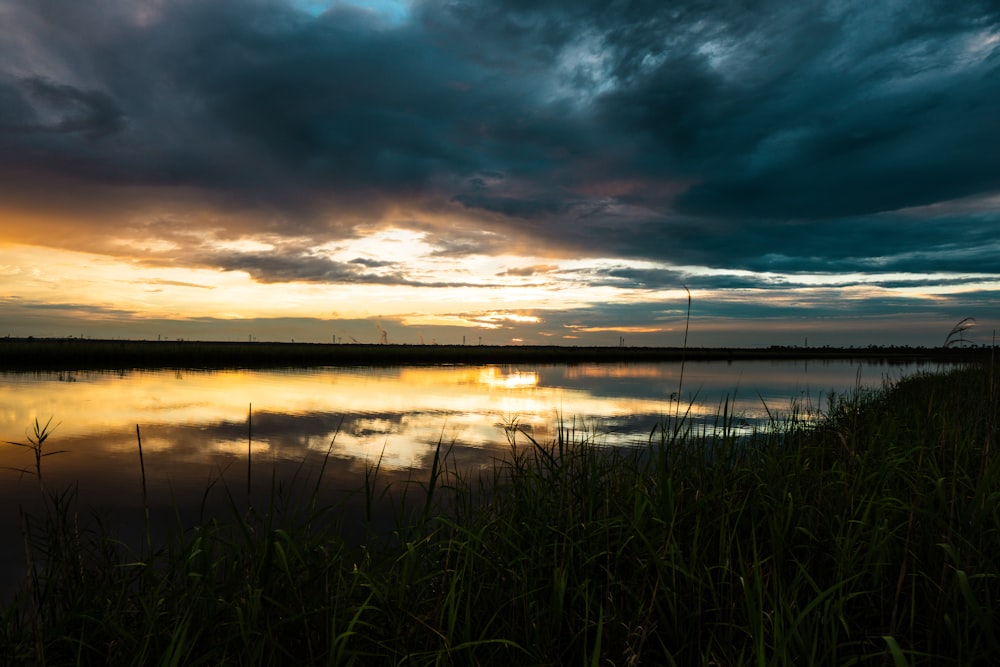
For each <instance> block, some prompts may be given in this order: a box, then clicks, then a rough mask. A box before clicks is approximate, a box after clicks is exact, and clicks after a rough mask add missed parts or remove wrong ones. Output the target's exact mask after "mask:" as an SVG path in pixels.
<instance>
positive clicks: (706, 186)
mask: <svg viewBox="0 0 1000 667" xmlns="http://www.w3.org/2000/svg"><path fill="white" fill-rule="evenodd" d="M0 21H2V22H3V24H4V26H5V28H6V29H5V30H4V31H3V34H2V35H0V242H3V243H6V244H9V245H10V247H15V246H16V247H24V248H40V247H46V248H50V249H52V250H53V251H69V250H73V251H83V252H88V253H92V254H93V255H94V256H95V257H103V258H107V259H108V261H112V260H113V261H115V262H119V263H120V265H121V267H122V268H121V270H122V271H125V270H126V267H128V266H133V267H137V268H140V269H142V270H143V271H146V270H152V269H154V268H156V267H159V268H160V269H165V268H170V269H171V270H176V271H183V270H192V271H199V272H203V271H204V272H213V271H214V272H215V273H216V274H217V275H219V276H223V275H229V274H239V275H241V276H246V278H247V280H248V281H249V282H250V283H254V284H259V285H263V286H266V285H276V284H287V285H299V284H306V285H310V286H317V285H327V286H358V287H359V289H360V287H361V286H369V287H370V288H371V289H372V290H384V289H387V288H389V287H392V286H399V287H401V288H407V289H410V288H419V289H424V290H428V292H426V293H425V292H421V294H420V295H419V299H421V301H422V302H423V303H432V302H436V301H444V300H447V299H451V300H459V301H461V304H460V307H459V308H456V309H454V310H452V311H447V310H446V309H445V308H444V307H443V306H441V305H440V304H439V305H436V306H435V307H434V308H430V309H429V310H428V311H427V313H425V314H426V315H428V316H430V315H433V316H435V317H445V316H455V317H459V318H460V319H463V321H475V317H474V316H473V315H472V314H474V313H476V312H492V311H493V310H494V309H495V307H496V303H497V301H498V299H500V297H499V296H498V294H499V293H500V292H501V291H502V290H505V289H511V290H514V291H511V292H507V297H506V298H505V299H504V300H505V301H507V303H506V304H505V307H506V308H508V309H509V310H510V312H515V311H517V312H522V313H525V314H527V313H530V312H533V311H534V310H538V311H539V312H545V313H549V316H548V320H546V318H544V317H543V318H542V320H541V322H540V323H530V322H516V321H515V320H503V322H505V324H504V325H503V326H511V327H514V326H516V327H525V326H530V327H534V329H533V331H536V332H539V333H538V335H542V333H540V332H542V331H543V329H542V327H543V326H547V325H546V324H545V322H546V321H549V322H555V321H556V320H557V319H559V318H554V317H553V316H552V314H553V313H555V312H558V311H560V310H565V311H566V312H578V311H577V309H578V308H583V311H579V312H588V313H594V312H597V311H598V310H600V311H601V312H605V313H607V312H611V311H609V310H608V309H607V307H608V304H609V303H611V304H617V303H619V302H620V303H621V304H624V305H626V306H628V307H631V304H634V303H639V302H650V303H653V302H656V301H658V300H660V299H662V298H664V297H665V295H664V294H663V293H662V292H663V291H664V290H666V291H672V292H671V294H674V297H676V291H677V290H679V289H680V288H681V286H682V285H686V286H688V287H689V288H692V289H696V290H700V291H699V297H700V298H701V299H702V300H703V301H713V302H716V303H729V302H731V301H733V300H734V299H737V298H747V296H746V295H747V294H748V293H749V292H744V290H751V291H752V293H753V294H755V295H757V296H754V297H753V298H754V301H753V303H752V304H750V306H748V308H749V309H750V310H749V312H740V313H739V315H738V316H739V317H753V315H752V312H758V313H764V312H765V310H766V309H774V308H779V306H778V305H777V304H778V302H774V303H766V302H765V301H766V300H767V299H770V298H774V297H773V296H765V295H767V294H771V295H773V294H774V293H775V292H782V293H785V292H789V293H791V292H792V291H794V290H808V289H814V288H823V289H825V290H829V291H828V292H827V293H826V294H828V298H830V299H832V302H831V303H834V302H837V301H838V300H840V299H841V297H842V295H844V294H846V292H844V291H843V290H845V289H848V288H853V287H855V286H868V287H869V288H873V287H875V286H878V287H879V288H880V289H882V290H887V291H888V293H889V294H891V295H892V299H889V300H883V299H882V298H881V297H875V296H872V295H871V294H869V296H868V297H866V298H862V297H856V298H855V297H852V298H851V300H850V302H851V303H852V304H853V305H854V306H856V307H857V312H858V313H862V312H866V311H865V309H866V308H867V307H868V305H871V306H872V308H873V309H874V310H879V309H881V312H882V313H883V314H885V315H886V316H891V314H892V313H893V312H900V313H902V312H905V313H907V314H908V316H913V317H917V315H914V313H924V312H925V310H924V308H923V306H926V305H928V304H934V306H935V307H938V308H939V309H940V311H939V312H942V313H943V314H946V316H947V317H951V316H953V315H954V313H955V310H954V309H955V308H957V307H958V306H959V305H961V307H963V308H968V309H969V312H965V313H962V314H961V315H962V316H965V315H972V314H977V315H978V316H979V317H980V318H981V319H984V318H987V317H989V316H987V314H986V313H987V312H994V313H995V312H996V306H997V305H998V302H997V299H996V288H997V284H998V282H1000V275H998V272H1000V269H998V266H1000V265H998V264H997V263H996V260H995V258H996V257H997V254H998V251H1000V5H997V4H996V3H995V2H989V1H986V0H983V1H981V2H976V1H970V2H963V3H953V2H942V1H937V0H917V1H915V2H903V1H899V2H896V1H888V2H878V3H870V2H863V1H861V0H848V1H846V2H838V3H829V2H818V1H817V2H811V1H810V2H799V3H789V2H785V1H779V0H759V1H755V2H749V3H711V2H704V1H703V0H681V1H679V2H670V3H662V2H652V1H648V2H647V1H642V0H640V1H637V2H630V3H607V2H594V1H590V0H584V1H581V2H562V1H559V2H556V1H555V0H541V1H536V2H524V1H523V0H478V1H475V2H473V1H468V2H463V1H461V0H422V1H420V0H415V1H412V2H408V1H406V0H386V1H385V2H380V3H363V2H348V1H346V0H345V1H335V2H334V1H331V2H318V1H309V2H306V1H301V0H211V1H206V0H156V1H154V2H144V3H134V2H129V1H127V0H93V1H92V2H87V3H80V2H73V1H71V0H38V1H36V2H19V1H17V0H0ZM25 256H26V255H25V254H24V253H22V259H21V260H18V258H17V257H16V256H15V257H14V258H13V259H11V260H10V261H7V259H5V260H4V265H5V266H9V267H11V271H15V270H16V271H20V273H10V272H0V278H2V279H3V280H4V282H3V285H4V289H5V292H6V293H8V294H11V295H14V296H19V297H23V298H24V299H28V300H33V299H34V300H38V299H44V298H48V297H43V296H42V292H41V291H39V290H40V289H41V288H40V287H38V286H37V285H35V283H31V282H30V281H28V280H26V276H31V275H33V274H30V272H29V269H30V267H31V266H35V267H37V266H39V265H38V264H32V263H31V262H29V261H28V260H27V259H23V257H25ZM33 256H34V255H32V257H33ZM67 275H68V274H67ZM18 276H20V277H18ZM141 280H142V281H144V282H145V283H146V284H152V283H153V282H155V281H156V280H160V281H162V282H161V283H160V284H161V287H162V288H163V289H164V294H167V290H168V289H169V288H171V287H174V288H178V289H180V288H182V287H183V285H182V284H181V283H185V282H186V279H185V278H184V277H183V276H180V275H175V274H170V275H166V274H164V275H159V276H153V275H152V274H150V275H149V276H145V275H144V277H143V278H142V279H141ZM219 280H221V278H219ZM205 281H207V283H206V284H207V286H216V287H217V286H220V285H221V283H213V282H212V280H211V279H210V275H209V274H207V273H206V274H199V277H198V278H197V279H195V280H193V282H196V283H199V284H202V283H203V282H205ZM467 288H468V289H473V288H475V289H478V290H480V292H479V293H478V294H472V292H469V291H461V292H455V291H454V290H466V289H467ZM587 288H590V290H591V291H589V292H587V291H586V289H587ZM95 289H99V288H95ZM433 289H438V290H440V291H441V295H440V296H433V295H432V294H431V292H430V291H429V290H433ZM447 290H452V291H451V292H450V295H448V296H445V291H447ZM518 290H520V291H518ZM530 290H534V291H530ZM838 290H840V291H838ZM216 291H217V290H216ZM351 294H352V298H355V297H356V299H359V300H366V301H368V302H369V303H367V306H368V307H369V308H370V309H371V311H372V312H379V311H382V312H383V314H385V315H386V316H387V317H390V316H394V317H399V318H401V319H400V321H402V319H403V318H412V317H415V314H419V312H418V311H420V308H418V304H416V303H412V301H413V298H417V297H415V296H411V297H409V298H407V297H398V299H397V300H398V301H409V302H411V303H410V306H411V307H410V308H408V309H405V310H400V309H398V304H396V305H393V306H392V307H393V308H395V310H394V311H392V313H390V312H388V311H387V310H384V309H383V307H382V306H381V305H380V303H382V302H383V301H382V299H383V298H384V294H385V292H383V291H378V292H371V293H363V292H360V291H359V292H352V293H351ZM883 296H887V295H883ZM72 298H73V301H74V302H77V301H79V299H80V298H82V297H81V295H76V294H74V296H73V297H72ZM560 299H563V301H562V302H560ZM866 299H869V300H866ZM894 299H902V302H897V301H895V300H894ZM914 299H923V301H920V303H919V304H918V303H917V302H916V301H914ZM81 303H82V302H81ZM178 303H180V302H178ZM900 303H902V304H903V305H899V304H900ZM90 305H92V306H93V307H94V308H104V307H109V304H108V303H106V302H104V301H100V300H99V299H95V301H94V302H93V303H92V304H90ZM917 305H919V306H920V307H917ZM910 306H913V307H912V308H911V307H910ZM388 307H389V306H385V308H388ZM758 307H759V308H761V309H764V310H757V311H754V310H753V309H754V308H758ZM130 308H133V309H134V310H133V312H134V313H135V314H136V316H137V317H140V316H141V315H142V313H143V306H142V305H141V304H140V303H139V302H138V301H136V302H135V303H133V304H131V305H130ZM831 308H833V309H834V310H837V311H838V312H841V310H842V309H839V308H834V306H833V305H831ZM338 309H341V308H338ZM779 310H780V308H779ZM236 311H237V309H236V308H235V307H234V309H233V312H234V313H236ZM355 311H356V312H355V315H358V317H360V309H359V308H355ZM431 311H433V312H431ZM352 312H353V311H352ZM733 312H734V314H733V317H736V316H737V315H736V314H735V311H733ZM768 312H772V311H771V310H769V311H768ZM239 313H240V316H241V317H247V318H253V317H255V316H256V315H255V314H254V313H253V312H250V311H249V310H240V311H239ZM463 313H464V314H463ZM465 314H468V315H465ZM301 315H302V313H295V314H294V316H296V317H298V316H301ZM177 316H178V317H179V318H183V317H185V316H191V317H195V316H196V314H194V313H185V309H184V307H183V306H182V305H178V310H177ZM234 316H235V315H234ZM289 316H292V314H289ZM762 316H764V315H762ZM920 316H922V315H920ZM767 317H771V315H767ZM992 317H995V315H993V316H992ZM563 319H564V318H563ZM563 319H559V321H560V322H561V324H560V326H565V327H568V328H567V332H568V333H567V335H576V334H575V333H572V331H570V329H572V327H571V326H570V325H572V326H576V324H574V323H573V322H570V321H569V320H565V321H563ZM639 319H641V317H639ZM594 321H595V322H597V323H596V324H594V325H593V327H597V328H602V327H604V326H605V325H604V324H603V323H602V322H604V320H603V319H602V318H601V317H597V318H595V320H594ZM536 325H537V326H536ZM588 326H590V325H583V324H581V325H580V327H582V328H587V327H588ZM621 326H622V327H626V326H628V327H642V326H647V327H648V328H650V329H655V328H657V327H658V325H657V324H656V323H655V320H654V319H649V320H646V321H645V322H644V323H638V322H633V321H632V320H629V322H628V323H622V324H621ZM934 326H937V324H936V323H935V324H934ZM580 327H578V328H580ZM574 331H575V329H574ZM517 333H518V336H517V337H518V338H524V339H525V340H536V341H537V340H540V339H537V338H535V339H533V338H532V337H531V336H532V334H530V333H524V332H522V331H521V330H520V329H519V330H518V332H517ZM547 333H548V334H549V335H553V336H554V335H562V334H563V333H566V332H563V331H561V330H560V331H558V332H555V331H548V332H547ZM522 334H523V335H522ZM324 336H326V334H324ZM525 336H527V338H525Z"/></svg>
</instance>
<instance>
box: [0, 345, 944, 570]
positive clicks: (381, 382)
mask: <svg viewBox="0 0 1000 667" xmlns="http://www.w3.org/2000/svg"><path fill="white" fill-rule="evenodd" d="M923 368H931V366H920V365H916V364H908V365H904V366H898V365H897V366H890V365H881V364H870V363H869V364H866V363H858V362H846V361H837V362H808V363H805V362H801V361H799V362H785V361H781V362H779V361H747V362H739V363H735V362H734V363H732V364H727V363H723V362H712V363H688V364H687V365H686V367H685V369H684V378H683V386H682V388H681V391H680V397H681V406H682V409H687V407H688V406H690V409H691V419H692V423H693V424H696V425H697V424H699V423H701V422H711V421H712V420H713V419H714V417H715V415H716V414H717V413H718V412H719V410H720V405H721V402H722V401H723V400H724V399H725V397H726V396H729V398H730V400H731V401H732V400H735V409H736V412H738V413H742V415H743V418H744V419H745V424H746V426H747V427H751V426H753V425H754V424H756V423H761V422H763V421H766V419H767V411H768V410H770V412H771V413H772V414H779V415H780V414H788V412H789V411H790V409H791V406H792V404H793V402H794V403H796V404H798V406H799V408H800V411H801V412H804V413H808V412H810V411H813V410H816V409H819V408H822V407H824V406H825V399H826V396H827V395H828V394H829V393H830V392H831V391H838V392H842V391H847V390H850V389H851V388H853V387H855V385H856V384H857V383H858V382H859V381H860V383H861V384H863V385H879V384H881V383H882V382H883V380H885V379H890V380H891V379H898V378H899V377H900V376H902V375H905V374H910V373H913V372H916V371H918V370H921V369H923ZM679 375H680V366H679V365H678V364H635V365H601V364H590V365H576V366H542V367H528V366H482V367H469V366H442V367H405V368H389V369H383V368H378V369H376V368H353V369H352V368H348V369H345V368H322V369H309V370H293V371H216V372H196V371H133V372H127V373H124V374H119V373H97V372H77V373H65V372H64V373H37V374H2V375H0V441H9V440H13V441H19V442H25V441H26V440H25V429H26V428H30V426H31V425H32V424H33V423H34V420H35V419H36V418H38V419H39V421H40V422H41V423H43V424H44V423H45V422H46V421H47V420H48V419H49V417H50V416H51V417H52V418H53V420H52V423H53V424H54V425H55V424H58V426H57V427H56V428H55V430H54V431H53V433H52V436H51V437H50V439H49V440H48V442H47V443H46V447H47V448H48V450H49V451H51V450H56V449H58V450H67V451H66V453H63V454H59V455H55V456H50V457H46V458H45V459H43V461H42V473H43V477H44V481H45V484H46V486H47V487H48V488H50V489H51V488H63V487H64V486H65V485H67V484H71V483H73V482H78V484H79V487H78V493H79V497H80V500H81V501H82V503H83V504H84V505H85V506H86V507H89V508H93V510H94V511H95V512H98V513H118V514H120V513H126V514H129V513H137V512H138V511H139V510H138V503H139V501H140V476H139V458H138V448H137V438H136V426H137V425H138V426H139V429H140V432H141V437H142V446H143V452H144V459H145V468H146V477H147V481H148V483H149V495H150V499H151V503H152V505H153V509H154V512H155V511H162V512H164V513H167V514H169V515H173V513H174V512H175V511H179V512H180V514H181V516H182V518H185V517H189V518H190V520H192V521H194V520H197V516H194V515H193V513H195V512H196V510H197V506H198V503H199V502H200V501H201V498H202V494H203V492H204V490H205V489H206V487H207V486H208V484H209V483H210V482H211V481H212V480H215V479H219V478H223V479H224V480H225V481H226V483H227V484H229V485H230V486H231V488H236V489H239V490H240V491H239V492H240V493H242V494H243V496H241V497H244V498H245V496H246V492H247V491H246V489H247V455H248V449H249V451H250V459H251V461H252V467H251V475H252V482H253V484H254V485H255V486H260V487H262V488H263V487H267V488H269V486H270V482H271V479H272V474H273V475H274V476H275V478H277V479H283V480H287V479H290V477H291V475H292V474H293V473H294V471H295V470H296V469H299V468H301V470H300V473H299V474H300V476H301V475H307V474H309V473H310V472H315V471H317V470H318V469H319V466H320V464H321V462H322V459H323V456H324V455H325V454H326V453H327V452H328V451H329V452H330V454H331V459H330V463H329V464H328V466H327V468H326V470H325V472H324V478H323V479H324V482H323V484H324V488H327V489H330V490H334V491H335V490H337V489H342V490H354V489H357V488H358V487H359V484H360V483H361V479H362V475H363V471H364V469H365V466H366V465H369V464H372V463H374V462H375V461H376V460H378V459H379V457H381V461H382V464H381V465H382V477H383V479H385V480H390V481H396V480H401V479H417V478H419V477H420V475H421V474H423V470H425V469H426V468H427V467H428V466H429V462H430V460H431V459H432V458H433V455H434V449H435V447H436V445H437V443H438V442H443V443H444V444H446V445H451V446H452V453H453V455H454V457H455V458H454V460H455V461H456V462H458V463H459V464H461V465H463V466H469V467H475V466H487V465H490V462H491V460H492V458H494V457H499V456H503V454H504V451H505V450H506V449H507V447H508V445H507V437H506V432H505V429H504V427H505V425H510V424H512V423H516V424H517V425H519V426H520V427H522V428H524V429H526V430H527V431H528V432H530V433H532V435H533V437H534V438H535V439H536V440H538V441H539V442H548V441H549V440H551V439H552V438H553V437H554V435H553V434H554V429H555V428H557V426H558V423H559V420H560V419H561V420H562V422H563V423H564V424H566V425H569V426H574V427H575V428H576V430H577V431H578V432H584V433H586V434H587V435H588V436H589V437H590V438H591V439H593V440H596V441H597V442H599V443H605V444H608V445H628V444H637V443H645V442H647V440H648V438H649V434H650V432H651V431H652V429H653V428H654V426H656V424H657V423H659V422H660V420H661V419H662V418H663V415H665V414H673V411H674V409H675V407H674V403H672V402H671V401H672V399H671V397H672V396H674V397H675V398H676V396H677V392H678V383H679V380H680V377H679ZM765 406H766V409H765ZM248 415H250V417H251V419H250V420H249V423H248ZM33 465H34V460H33V458H32V454H31V452H30V451H28V450H25V449H22V448H18V447H13V446H10V445H2V446H0V467H2V468H33ZM303 471H304V472H303ZM0 480H2V484H0V531H2V534H3V535H4V538H3V539H0V544H2V546H0V551H2V553H0V561H3V562H10V560H11V559H12V558H13V559H15V560H16V558H18V557H19V554H21V553H23V551H22V549H23V545H22V544H21V540H20V539H19V532H18V528H17V526H18V516H19V509H18V508H19V507H21V506H24V507H26V508H28V509H29V510H30V508H31V507H33V506H34V503H35V502H36V501H37V498H38V495H39V487H38V482H37V480H36V479H35V478H34V477H33V476H32V475H23V474H19V473H18V472H15V471H12V470H7V469H0ZM220 486H221V485H220ZM185 520H186V519H185ZM8 536H11V537H14V538H15V539H8Z"/></svg>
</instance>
